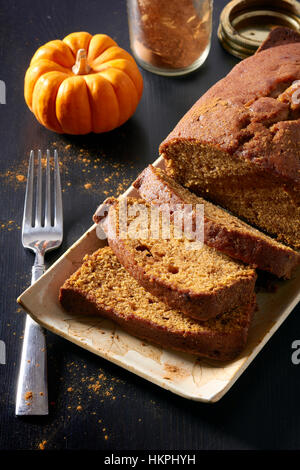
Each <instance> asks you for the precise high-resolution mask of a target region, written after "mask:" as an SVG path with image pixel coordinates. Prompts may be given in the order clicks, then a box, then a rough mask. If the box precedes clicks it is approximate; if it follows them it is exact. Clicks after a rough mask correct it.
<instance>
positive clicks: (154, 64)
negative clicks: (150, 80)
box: [127, 0, 213, 76]
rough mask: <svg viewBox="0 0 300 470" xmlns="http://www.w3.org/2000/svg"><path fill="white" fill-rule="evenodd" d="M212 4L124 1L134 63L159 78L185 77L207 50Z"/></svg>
mask: <svg viewBox="0 0 300 470" xmlns="http://www.w3.org/2000/svg"><path fill="white" fill-rule="evenodd" d="M212 9H213V0H127V10H128V23H129V36H130V45H131V49H132V52H133V54H134V56H135V58H136V60H137V62H138V63H139V64H140V65H141V66H142V67H143V68H144V69H146V70H149V71H150V72H154V73H157V74H159V75H167V76H172V75H173V76H175V75H184V74H187V73H189V72H192V71H193V70H196V69H197V68H198V67H200V65H202V64H203V62H204V61H205V59H206V58H207V56H208V53H209V49H210V39H211V29H212Z"/></svg>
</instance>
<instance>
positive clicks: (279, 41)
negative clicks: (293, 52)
mask: <svg viewBox="0 0 300 470" xmlns="http://www.w3.org/2000/svg"><path fill="white" fill-rule="evenodd" d="M294 42H300V34H299V33H297V31H294V30H293V29H290V28H286V27H284V26H279V27H277V28H274V29H272V31H270V33H269V35H268V37H267V38H266V39H265V40H264V42H263V43H262V44H261V45H260V47H259V48H258V49H257V51H256V53H255V54H258V53H259V52H261V51H264V50H266V49H270V48H271V47H276V46H282V45H283V44H290V43H294Z"/></svg>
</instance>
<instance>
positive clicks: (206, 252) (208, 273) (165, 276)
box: [104, 198, 256, 320]
mask: <svg viewBox="0 0 300 470" xmlns="http://www.w3.org/2000/svg"><path fill="white" fill-rule="evenodd" d="M106 204H110V205H111V206H110V209H109V211H108V216H107V218H106V219H105V226H104V230H105V232H106V235H107V239H108V243H109V245H110V247H111V248H112V250H113V251H114V253H115V255H116V256H117V258H118V260H119V261H120V263H121V264H122V265H123V266H124V267H125V268H126V269H127V271H128V272H129V273H130V274H131V275H132V276H133V277H134V278H135V279H136V280H137V281H138V282H139V284H141V285H142V286H143V287H144V288H145V289H146V290H147V291H149V292H151V293H152V294H153V295H155V296H156V297H158V298H159V299H160V300H162V301H163V302H165V303H166V304H167V305H169V306H170V307H172V308H175V309H177V310H180V311H182V312H184V313H186V314H187V315H189V316H191V317H192V318H195V319H198V320H207V319H209V318H212V317H216V316H217V315H220V314H222V313H224V312H226V311H228V310H231V309H233V308H235V307H238V306H239V305H243V304H249V302H250V299H251V297H252V295H253V291H254V285H255V281H256V272H255V270H254V269H252V268H250V267H249V266H245V265H244V264H243V263H242V262H239V261H235V260H233V259H231V258H229V257H228V256H226V255H224V254H222V253H220V252H218V251H217V250H215V249H214V248H211V247H209V246H207V245H204V244H202V245H199V244H198V245H197V244H196V243H197V242H195V241H193V240H189V239H188V237H187V236H186V235H185V234H184V233H181V234H180V237H179V236H178V233H177V232H176V228H175V227H174V225H173V223H172V222H171V223H170V233H169V234H167V238H164V236H163V235H164V233H163V230H164V229H165V225H164V220H163V217H162V213H161V212H160V216H161V217H160V218H159V221H157V220H155V219H154V220H152V222H154V223H155V222H156V223H157V226H159V231H157V233H156V234H155V236H154V235H153V232H151V230H150V217H152V213H151V209H152V208H153V206H152V207H151V205H150V204H148V203H147V202H145V201H143V200H137V199H135V198H127V199H126V204H127V205H126V207H127V215H128V223H127V226H126V228H127V229H128V234H127V233H124V232H123V233H122V230H121V220H122V217H123V215H122V212H121V209H120V207H121V206H120V201H118V200H117V199H114V198H109V200H107V201H106ZM155 207H156V208H158V206H157V205H155ZM135 209H138V210H139V211H140V212H138V213H135V214H134V215H132V216H130V212H131V213H134V211H135ZM142 213H144V215H145V214H146V218H147V220H146V219H144V220H146V222H145V225H144V226H143V227H142V222H141V217H140V216H141V214H142ZM153 225H154V224H153ZM152 228H153V227H151V229H152ZM155 228H156V226H155ZM141 229H143V230H141Z"/></svg>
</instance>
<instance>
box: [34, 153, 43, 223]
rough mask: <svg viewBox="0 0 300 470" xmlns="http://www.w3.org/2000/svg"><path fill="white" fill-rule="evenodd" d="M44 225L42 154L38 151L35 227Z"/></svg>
mask: <svg viewBox="0 0 300 470" xmlns="http://www.w3.org/2000/svg"><path fill="white" fill-rule="evenodd" d="M41 224H42V152H41V151H40V150H39V151H38V168H37V180H36V209H35V226H37V225H41Z"/></svg>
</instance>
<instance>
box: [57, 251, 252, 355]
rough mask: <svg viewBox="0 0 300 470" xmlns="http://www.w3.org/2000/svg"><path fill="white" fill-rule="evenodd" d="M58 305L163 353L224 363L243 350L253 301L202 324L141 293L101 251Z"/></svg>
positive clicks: (88, 258)
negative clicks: (155, 346) (103, 319)
mask: <svg viewBox="0 0 300 470" xmlns="http://www.w3.org/2000/svg"><path fill="white" fill-rule="evenodd" d="M60 302H61V303H62V305H63V307H64V308H65V309H66V310H68V311H69V312H71V313H73V314H84V315H85V314H86V315H93V314H98V315H101V316H103V317H106V318H109V319H112V320H114V321H115V322H116V323H118V324H119V325H120V326H121V327H122V328H123V329H124V330H125V331H127V332H129V333H130V334H132V335H134V336H137V337H139V338H142V339H146V340H149V341H151V342H153V343H155V344H158V345H160V346H162V347H164V348H171V349H177V350H180V351H185V352H188V353H191V354H196V355H199V356H205V357H209V358H213V359H218V360H220V361H226V360H231V359H233V358H234V357H236V356H237V355H238V354H239V353H240V352H241V351H242V349H243V348H244V346H245V344H246V341H247V336H248V330H249V325H250V323H251V317H252V314H253V311H254V306H255V296H251V298H250V301H249V303H248V304H247V305H244V306H243V307H240V308H236V309H234V310H232V311H231V312H227V313H225V314H224V315H222V316H219V317H218V318H215V319H211V320H209V321H207V322H204V323H201V322H199V321H196V320H193V319H191V318H189V317H188V316H186V315H184V314H182V313H180V312H179V311H177V310H171V309H170V308H168V307H167V306H166V305H165V304H164V303H162V302H160V301H159V300H158V299H157V298H156V297H154V296H152V295H151V294H150V293H149V292H147V291H145V290H144V289H143V287H141V286H140V285H139V284H138V283H137V282H136V281H135V280H134V279H132V277H131V276H130V275H129V274H128V273H127V271H126V270H125V269H124V268H123V266H122V265H121V264H120V263H119V261H118V260H117V258H116V257H115V255H114V254H113V252H112V250H111V249H110V248H109V247H105V248H102V249H100V250H98V251H96V252H95V253H94V254H92V255H90V256H86V257H85V258H84V263H83V265H82V266H81V267H80V268H79V269H78V270H77V271H76V272H75V273H74V274H73V275H72V276H71V277H70V278H69V279H68V280H67V281H66V282H65V283H64V285H63V286H62V288H61V290H60Z"/></svg>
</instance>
